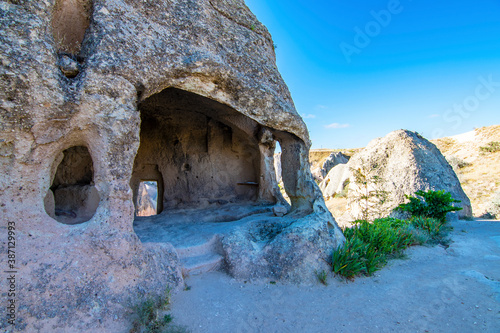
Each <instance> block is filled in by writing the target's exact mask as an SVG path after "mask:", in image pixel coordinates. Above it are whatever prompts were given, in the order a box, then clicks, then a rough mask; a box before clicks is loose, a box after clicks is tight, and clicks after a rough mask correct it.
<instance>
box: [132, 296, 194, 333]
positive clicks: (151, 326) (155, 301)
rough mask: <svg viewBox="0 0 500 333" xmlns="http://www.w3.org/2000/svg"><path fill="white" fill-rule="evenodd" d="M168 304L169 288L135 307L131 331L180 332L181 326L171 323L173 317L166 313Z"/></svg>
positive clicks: (142, 332) (136, 332)
mask: <svg viewBox="0 0 500 333" xmlns="http://www.w3.org/2000/svg"><path fill="white" fill-rule="evenodd" d="M169 306H170V290H169V289H167V290H166V291H165V294H164V295H163V296H162V297H151V298H149V299H148V300H146V301H145V302H143V303H141V304H139V305H137V306H136V307H135V315H136V319H135V320H134V323H133V328H132V330H131V331H130V332H131V333H181V332H187V331H186V329H184V328H183V327H179V326H176V325H173V324H172V320H173V317H172V315H171V314H169V313H167V311H168V310H169Z"/></svg>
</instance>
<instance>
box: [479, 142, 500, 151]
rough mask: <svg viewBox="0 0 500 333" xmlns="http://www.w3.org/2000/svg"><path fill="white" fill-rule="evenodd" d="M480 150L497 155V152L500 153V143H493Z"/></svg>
mask: <svg viewBox="0 0 500 333" xmlns="http://www.w3.org/2000/svg"><path fill="white" fill-rule="evenodd" d="M479 149H480V150H481V151H482V152H485V153H496V152H497V151H500V142H498V141H491V142H489V143H488V145H487V146H485V147H479Z"/></svg>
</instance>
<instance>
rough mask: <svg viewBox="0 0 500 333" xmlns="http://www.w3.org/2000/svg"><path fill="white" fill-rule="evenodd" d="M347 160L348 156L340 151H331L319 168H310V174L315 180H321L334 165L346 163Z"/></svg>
mask: <svg viewBox="0 0 500 333" xmlns="http://www.w3.org/2000/svg"><path fill="white" fill-rule="evenodd" d="M348 161H349V156H347V155H344V154H342V153H341V152H333V153H331V154H330V156H328V157H327V158H326V160H325V162H323V165H322V166H321V168H316V169H314V170H311V172H312V175H313V177H314V178H315V179H316V180H318V181H320V182H321V181H323V180H324V179H325V177H326V176H327V175H328V173H329V172H330V170H331V169H333V168H334V167H335V166H336V165H339V164H346V163H347V162H348Z"/></svg>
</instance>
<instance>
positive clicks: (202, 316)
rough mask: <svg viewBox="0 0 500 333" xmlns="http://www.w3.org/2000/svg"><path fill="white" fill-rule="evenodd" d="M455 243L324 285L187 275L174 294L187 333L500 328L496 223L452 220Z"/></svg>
mask: <svg viewBox="0 0 500 333" xmlns="http://www.w3.org/2000/svg"><path fill="white" fill-rule="evenodd" d="M452 225H453V226H454V231H453V232H452V234H451V236H452V239H453V240H454V243H453V244H451V246H450V247H449V248H448V249H446V250H445V249H444V248H443V247H440V246H437V247H414V248H412V249H409V250H408V251H407V255H408V259H405V260H394V261H392V262H390V263H389V265H388V266H386V267H385V268H384V269H382V270H381V271H379V272H377V273H376V275H375V276H373V277H370V278H358V279H356V281H355V282H350V283H345V282H342V281H340V280H339V279H337V278H335V277H333V276H332V277H330V278H329V285H328V286H326V287H325V286H323V285H321V284H319V283H315V284H313V285H310V286H295V285H283V284H280V283H278V284H270V283H265V284H264V283H259V284H256V283H243V282H238V281H235V280H234V279H231V278H230V277H228V276H227V275H225V274H222V273H207V274H204V275H200V276H194V277H191V278H189V279H188V280H187V283H188V285H190V286H191V290H188V291H181V292H179V293H178V294H176V295H174V297H173V315H174V318H175V321H176V323H178V324H181V325H185V326H187V327H188V328H189V329H190V330H192V332H402V331H404V332H427V331H428V332H478V331H481V332H482V331H484V332H500V222H499V221H494V222H492V221H472V222H463V221H459V222H455V223H453V224H452Z"/></svg>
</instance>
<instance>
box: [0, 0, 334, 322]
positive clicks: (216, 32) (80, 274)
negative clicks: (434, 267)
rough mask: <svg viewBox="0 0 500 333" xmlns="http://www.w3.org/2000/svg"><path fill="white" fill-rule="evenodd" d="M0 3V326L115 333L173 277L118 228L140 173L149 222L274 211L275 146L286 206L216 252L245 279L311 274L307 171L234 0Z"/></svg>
mask: <svg viewBox="0 0 500 333" xmlns="http://www.w3.org/2000/svg"><path fill="white" fill-rule="evenodd" d="M0 11H1V15H0V41H1V42H0V75H1V77H2V80H0V119H1V121H0V171H1V175H2V176H1V178H0V191H1V192H0V202H1V206H2V214H1V215H2V226H6V225H7V223H9V225H13V224H15V228H16V230H15V232H16V236H15V237H16V250H15V251H16V263H15V269H16V274H17V275H16V283H17V288H18V289H17V290H18V291H19V293H18V294H17V295H16V297H17V299H16V304H17V305H18V307H17V308H16V311H17V321H16V326H15V327H16V329H19V330H25V331H37V330H38V331H57V330H62V329H64V328H65V327H70V326H72V330H74V331H92V332H99V331H125V330H126V329H127V328H128V327H129V326H127V325H129V324H128V323H129V319H130V316H131V315H130V309H133V307H134V306H135V305H136V304H137V302H139V301H140V300H146V298H147V297H150V296H151V295H153V296H154V295H159V294H161V293H163V292H164V290H165V288H166V287H170V288H174V289H175V288H178V287H179V286H181V285H182V283H183V277H182V275H181V263H180V261H179V251H178V249H177V248H174V246H173V245H172V244H171V243H170V241H169V239H168V237H167V238H164V239H162V241H161V242H147V241H145V240H144V239H145V238H140V237H141V236H140V235H139V237H138V235H137V234H136V232H135V230H139V229H140V228H139V229H134V224H133V222H134V218H135V217H134V211H135V207H134V203H136V202H137V200H136V199H137V196H138V188H139V184H140V182H141V181H143V180H147V181H156V182H157V183H158V208H157V210H158V212H159V213H160V215H158V216H156V217H157V218H160V219H161V218H162V216H174V215H175V214H174V215H168V214H170V213H171V212H173V211H176V210H184V212H186V211H187V210H200V211H201V212H203V209H208V208H210V209H217V207H224V206H227V205H232V204H237V205H239V206H240V207H243V209H244V207H246V205H248V207H254V206H256V205H257V206H259V205H261V206H263V207H272V206H273V205H275V204H276V203H282V204H286V202H285V203H283V201H284V200H283V199H282V197H281V195H280V190H279V187H278V185H277V182H276V177H275V173H274V167H273V165H274V161H273V153H274V148H275V145H276V142H279V143H280V145H281V147H282V154H281V160H282V169H283V170H282V178H283V182H284V187H285V189H286V192H287V194H288V196H289V198H290V201H291V207H289V208H288V214H287V215H285V216H284V217H281V218H280V217H275V216H274V214H272V212H271V208H269V210H268V212H269V213H262V214H260V215H258V218H255V219H253V220H252V222H251V223H247V224H244V223H240V225H239V227H238V228H236V229H235V230H233V231H231V232H230V233H229V234H224V235H220V236H218V237H217V238H216V239H219V240H220V243H221V244H220V246H218V247H217V248H218V249H219V248H220V249H221V251H222V253H221V255H223V256H224V259H225V263H226V267H228V271H229V272H230V273H231V274H233V275H234V276H236V277H241V278H245V279H249V278H272V279H283V280H294V281H298V280H303V279H307V278H311V277H312V276H313V275H314V271H315V270H316V269H322V268H324V267H325V261H324V259H326V258H327V257H328V256H329V254H330V251H331V250H332V249H333V248H334V247H336V246H338V245H339V244H341V243H342V242H343V235H342V233H341V232H340V229H339V228H338V227H337V225H336V223H335V221H334V220H333V218H332V217H331V214H330V213H329V212H328V211H327V209H326V207H325V205H324V201H323V198H322V196H321V192H320V191H319V189H318V187H317V186H316V184H315V183H314V180H313V178H312V176H311V173H310V171H309V163H308V149H309V146H310V141H309V137H308V133H307V129H306V126H305V124H304V122H303V121H302V119H301V118H300V116H299V115H298V113H297V112H296V110H295V108H294V105H293V102H292V99H291V97H290V94H289V92H288V89H287V87H286V85H285V84H284V82H283V80H282V78H281V76H280V74H279V72H278V70H277V67H276V64H275V53H274V46H273V41H272V39H271V37H270V35H269V33H268V31H267V29H266V28H265V27H264V26H263V25H262V24H261V23H260V22H259V21H258V20H257V19H256V18H255V16H254V15H253V14H252V13H251V12H250V10H249V9H248V8H247V7H246V6H245V4H244V2H243V0H211V1H208V0H193V1H163V0H162V1H158V0H152V1H128V0H106V1H100V0H99V1H98V0H96V1H91V0H47V1H25V0H16V1H2V2H0ZM228 211H230V209H228ZM248 211H250V208H249V209H248ZM261 211H264V210H261ZM183 214H184V213H183ZM200 214H202V213H200ZM200 214H198V215H197V216H200ZM266 214H267V215H266ZM181 215H182V214H178V215H177V216H181ZM205 215H206V214H205ZM182 216H189V215H186V214H184V215H182ZM209 217H210V216H208V217H207V219H209ZM226 218H227V217H226ZM147 219H148V218H146V217H141V218H140V219H137V224H139V226H138V227H140V223H142V222H143V221H147ZM155 221H156V220H155ZM191 222H193V221H191ZM144 223H145V222H144ZM174 224H175V223H174ZM152 225H153V228H154V227H155V224H154V223H153V224H152ZM156 228H158V226H157V227H156ZM153 233H154V232H153ZM156 234H160V233H156ZM4 236H5V235H4ZM5 251H6V250H5V247H4V250H3V255H2V256H1V259H0V264H1V265H2V267H3V268H2V269H5V267H7V255H6V254H5ZM5 311H6V309H5V307H2V310H0V315H1V316H2V318H5V316H6V313H5ZM6 325H8V324H7V323H6V322H5V321H2V322H1V323H0V327H1V328H3V329H5V328H6Z"/></svg>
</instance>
